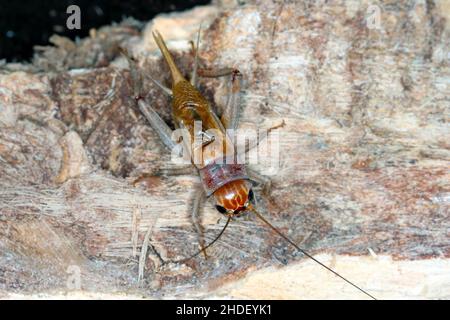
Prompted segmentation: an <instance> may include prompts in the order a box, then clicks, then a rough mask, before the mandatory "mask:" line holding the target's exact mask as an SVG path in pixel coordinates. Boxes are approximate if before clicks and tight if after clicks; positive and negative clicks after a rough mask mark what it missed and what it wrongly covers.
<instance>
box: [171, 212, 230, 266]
mask: <svg viewBox="0 0 450 320" xmlns="http://www.w3.org/2000/svg"><path fill="white" fill-rule="evenodd" d="M230 221H231V216H228V219H227V222H226V223H225V225H224V226H223V228H222V230H221V231H220V233H219V234H218V235H217V236H216V238H215V239H214V240H213V241H211V242H210V243H209V244H208V245H207V246H205V247H203V248H201V249H200V250H199V251H198V252H196V253H195V254H193V255H192V256H190V257H188V258H185V259H182V260H177V261H171V262H173V263H183V262H185V261H187V260H190V259H192V258H195V257H196V256H198V255H199V254H200V253H202V252H204V251H205V250H206V249H208V248H209V247H211V246H212V245H213V244H214V243H215V242H216V241H217V240H219V239H220V237H221V236H222V235H223V233H224V232H225V230H226V229H227V227H228V225H229V224H230Z"/></svg>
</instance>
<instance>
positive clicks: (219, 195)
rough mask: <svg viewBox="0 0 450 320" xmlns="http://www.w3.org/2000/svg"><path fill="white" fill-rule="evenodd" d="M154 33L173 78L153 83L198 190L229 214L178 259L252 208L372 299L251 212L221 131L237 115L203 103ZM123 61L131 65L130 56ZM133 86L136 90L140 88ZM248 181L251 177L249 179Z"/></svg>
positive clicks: (240, 171)
mask: <svg viewBox="0 0 450 320" xmlns="http://www.w3.org/2000/svg"><path fill="white" fill-rule="evenodd" d="M153 36H154V38H155V41H156V43H157V44H158V47H159V49H160V50H161V53H162V55H163V56H164V58H165V60H166V62H167V64H168V65H169V69H170V72H171V75H172V80H173V83H172V90H170V89H168V88H165V87H164V86H162V85H161V84H159V83H158V82H156V83H157V84H158V85H159V86H160V87H162V88H163V89H164V91H166V92H167V93H169V94H171V96H172V98H173V102H172V103H173V105H172V116H173V120H174V123H175V125H176V126H177V127H178V128H180V129H185V130H182V131H183V133H182V137H183V143H184V144H185V147H187V149H188V150H190V157H191V161H192V163H193V165H195V166H196V168H197V169H198V171H199V175H200V178H201V181H202V184H203V189H204V191H205V192H204V193H205V194H206V196H211V195H214V197H215V199H216V208H217V210H218V211H219V212H220V213H223V214H225V215H226V216H227V217H228V219H227V222H226V224H225V226H224V227H223V229H222V231H221V232H220V233H219V234H218V236H217V237H216V238H215V239H214V240H213V241H212V242H210V243H209V244H208V245H206V246H204V245H203V243H202V242H201V243H200V246H201V250H200V251H198V252H197V253H196V254H194V255H192V256H191V257H189V258H187V259H183V260H180V261H186V260H189V259H192V258H193V257H195V256H197V255H198V254H200V253H202V252H203V253H205V250H206V249H207V248H208V247H210V246H211V245H213V244H214V243H215V242H216V241H217V240H218V239H219V238H220V237H221V236H222V234H223V233H224V231H225V229H226V228H227V226H228V225H229V223H230V221H231V219H232V218H233V217H236V216H238V215H240V214H241V213H244V212H252V213H253V214H254V215H255V216H256V217H258V218H259V219H260V220H261V221H262V222H263V223H264V224H265V225H267V226H268V227H269V228H270V229H272V230H273V231H274V232H275V233H276V234H278V235H279V236H280V237H281V238H283V239H284V240H285V241H286V242H288V243H289V244H291V245H292V246H293V247H294V248H296V249H297V250H298V251H299V252H301V253H303V254H304V255H305V256H307V257H308V258H310V259H312V260H313V261H315V262H316V263H318V264H319V265H321V266H322V267H323V268H325V269H327V270H328V271H330V272H332V273H333V274H335V275H336V276H338V277H339V278H341V279H342V280H344V281H345V282H347V283H348V284H350V285H352V286H353V287H355V288H356V289H358V290H359V291H361V292H363V293H364V294H365V295H367V296H368V297H370V298H372V299H375V297H374V296H372V295H370V294H369V293H368V292H366V291H365V290H363V289H361V288H360V287H358V286H357V285H355V284H354V283H352V282H351V281H349V280H348V279H346V278H345V277H343V276H341V275H340V274H339V273H337V272H336V271H334V270H333V269H331V268H329V267H327V266H326V265H324V264H323V263H322V262H320V261H318V260H317V259H316V258H314V257H313V256H312V255H311V254H309V253H308V252H307V251H305V250H304V249H302V248H300V247H299V246H298V245H297V244H296V243H295V242H294V241H292V240H291V239H290V238H289V237H287V236H286V235H285V234H284V233H282V232H281V231H280V230H279V229H278V228H276V227H275V226H274V225H273V224H272V223H270V222H269V221H268V220H267V219H266V218H265V217H264V216H263V215H262V214H261V213H259V211H258V210H256V208H255V204H254V196H253V191H252V189H251V184H250V182H249V177H248V176H247V172H246V169H245V166H244V165H243V164H239V163H237V161H236V160H237V156H236V152H235V151H236V150H235V146H234V144H233V142H232V139H230V137H229V136H228V134H227V132H226V130H225V127H227V129H228V127H230V128H234V127H235V126H234V125H233V124H235V123H236V119H237V117H235V115H236V111H233V112H234V116H233V115H228V118H227V117H223V116H222V117H223V118H222V120H220V119H219V118H218V117H217V116H216V114H215V113H214V112H213V110H212V108H211V107H210V105H209V103H208V101H207V100H206V99H205V98H204V97H203V95H202V94H201V93H200V92H199V91H198V90H197V89H196V88H195V87H194V85H192V84H191V83H190V82H188V81H187V80H186V79H185V78H184V77H183V75H182V74H181V72H180V71H179V69H178V68H177V66H176V65H175V62H174V60H173V58H172V56H171V54H170V52H169V50H168V49H167V47H166V45H165V43H164V40H163V39H162V37H161V35H160V34H159V33H158V32H155V33H153ZM128 59H129V61H130V63H131V64H132V61H131V59H130V58H128ZM196 59H197V56H196ZM197 62H198V61H197V60H196V64H195V67H194V76H193V77H195V76H196V68H197ZM133 70H135V69H133V68H132V72H131V73H132V78H135V79H136V78H137V77H136V72H135V71H133ZM227 74H229V73H227ZM233 74H234V73H233ZM234 79H235V78H233V80H234ZM192 83H194V84H195V78H193V81H192ZM137 89H139V86H138V88H137ZM232 91H233V92H234V93H236V92H237V91H238V87H237V86H235V87H233V88H232ZM135 97H136V101H137V102H138V105H139V106H140V110H141V111H142V112H143V114H144V115H145V116H146V118H147V120H148V121H149V122H150V123H151V124H152V125H153V126H154V127H155V130H156V131H157V132H159V134H160V137H161V139H162V140H163V141H164V142H165V143H166V145H168V146H170V148H171V149H173V148H174V147H175V146H174V144H173V141H171V140H170V139H171V137H170V133H171V132H172V130H171V129H170V128H168V127H167V125H166V124H165V123H163V120H162V119H161V118H160V117H159V116H158V115H157V113H156V112H155V111H154V110H152V109H151V108H149V107H148V106H147V105H146V104H145V102H144V101H143V98H142V96H141V95H140V93H139V91H138V90H136V88H135ZM230 119H231V120H230ZM283 123H284V122H283ZM278 127H279V126H278ZM211 131H213V132H211ZM199 137H200V138H202V139H200V140H201V141H200V143H194V144H192V142H193V141H194V142H198V138H199ZM204 137H206V138H207V139H206V141H203V138H204ZM169 141H170V142H169ZM197 155H200V157H198V156H197ZM248 172H250V169H249V170H248ZM252 179H253V180H254V177H253V178H252ZM194 207H195V206H194ZM197 209H198V206H197ZM197 212H198V210H197ZM197 229H198V228H197ZM205 257H206V253H205ZM180 261H179V262H180Z"/></svg>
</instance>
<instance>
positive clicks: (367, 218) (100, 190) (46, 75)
mask: <svg viewBox="0 0 450 320" xmlns="http://www.w3.org/2000/svg"><path fill="white" fill-rule="evenodd" d="M379 8H380V14H381V17H380V25H379V28H375V29H374V28H368V27H367V17H368V14H369V13H370V12H372V11H368V9H369V4H368V3H366V2H361V3H359V2H347V1H345V2H344V1H342V2H333V3H331V4H320V5H319V4H317V5H314V4H311V3H309V2H305V3H303V2H296V3H295V4H293V3H290V2H288V1H287V2H283V3H281V2H275V3H273V2H271V1H258V2H252V1H249V2H247V4H245V5H236V4H234V2H233V1H223V2H220V1H217V2H216V3H215V4H214V5H211V6H206V7H199V8H196V9H194V10H191V11H187V12H185V13H177V14H172V15H161V16H159V17H157V18H156V19H155V20H153V21H150V22H149V23H148V24H147V25H145V26H144V27H143V28H142V30H140V29H139V27H140V26H139V25H138V24H136V23H134V22H132V21H125V22H123V23H122V24H120V25H117V26H113V27H105V28H102V29H100V30H92V32H91V37H90V38H87V39H83V40H82V42H81V43H80V44H78V45H74V44H73V43H70V41H68V40H65V39H60V38H57V39H56V40H55V43H56V46H55V47H52V48H41V49H40V51H39V52H38V53H37V54H36V56H35V59H34V60H33V64H31V65H17V64H16V65H12V64H10V65H5V66H3V67H2V69H1V70H0V296H2V297H12V298H14V297H25V298H26V297H61V296H63V297H65V296H69V297H76V298H79V297H97V298H104V297H110V296H113V297H147V298H162V297H166V298H180V297H183V298H187V297H198V298H206V297H215V298H224V297H227V298H229V297H231V298H269V299H289V298H290V299H292V298H364V296H362V295H361V294H360V293H359V292H358V291H356V290H354V289H353V288H352V287H350V286H348V285H346V284H345V283H344V282H343V281H341V280H339V279H338V278H336V277H334V276H333V275H332V274H329V273H327V272H326V271H324V270H323V269H322V268H321V267H320V266H318V265H316V264H314V263H313V262H312V261H308V260H306V259H305V258H304V257H302V256H301V254H295V252H294V251H293V250H292V248H290V247H289V246H288V245H287V244H286V243H284V242H283V241H282V240H280V239H279V238H278V237H277V236H275V235H273V234H272V233H271V232H270V230H268V229H267V228H265V227H264V226H262V225H261V224H260V223H258V222H257V221H256V220H255V219H254V218H252V217H251V216H247V217H242V218H240V219H238V220H237V221H235V222H233V224H232V225H231V226H230V227H229V229H228V230H227V232H226V234H225V235H224V236H223V238H222V239H221V240H220V241H219V242H218V243H217V244H216V245H215V246H214V247H213V248H211V249H210V250H209V255H210V258H209V259H208V260H204V259H203V258H202V257H198V258H196V259H194V260H191V261H189V262H187V263H185V264H165V265H162V264H161V259H163V260H176V259H181V258H184V257H187V256H189V255H190V254H192V253H194V252H195V251H196V250H197V249H198V247H197V234H196V232H195V229H194V227H193V226H192V224H191V222H190V206H191V202H192V195H193V191H194V187H195V185H196V184H198V177H196V176H195V175H194V174H184V175H183V174H181V175H175V176H172V175H171V176H165V175H161V174H160V172H162V171H163V170H164V169H167V168H175V167H177V166H176V165H175V164H173V163H171V162H170V154H169V152H168V151H167V150H166V149H165V148H164V146H163V145H162V144H161V142H160V141H159V140H158V137H157V136H156V134H155V133H154V132H153V130H152V129H151V128H150V127H149V126H148V125H147V123H146V121H145V120H144V119H143V117H142V116H141V115H140V114H139V112H138V111H137V110H136V108H135V107H134V102H133V100H132V99H130V95H131V92H132V91H131V87H130V82H129V80H130V79H129V73H128V71H127V65H126V63H125V61H124V59H123V58H122V57H121V56H120V55H119V54H118V47H119V46H123V47H126V48H127V49H128V50H129V51H130V52H131V53H132V54H133V55H134V56H135V57H136V59H137V60H138V61H139V66H140V67H141V69H142V71H143V72H144V73H148V74H151V75H152V76H153V77H155V78H157V79H159V80H161V81H163V82H166V83H167V81H169V76H168V73H167V68H166V67H165V65H164V64H163V63H162V60H161V58H160V55H159V53H158V51H157V50H156V45H155V44H154V42H153V40H152V38H151V30H152V29H153V28H158V30H159V31H160V32H161V33H162V34H163V35H164V37H165V38H166V39H167V41H168V46H169V48H170V49H171V50H172V52H173V53H174V54H175V56H176V60H177V62H178V63H179V64H180V65H181V66H182V68H183V70H184V71H186V73H188V72H189V71H190V66H191V64H192V61H193V57H192V54H191V52H190V50H189V48H190V47H189V43H188V40H191V39H194V36H195V33H196V31H197V29H198V26H199V24H200V22H202V23H203V32H202V42H201V47H200V50H201V62H202V63H203V65H205V66H206V67H211V68H212V67H224V66H233V67H237V68H239V69H240V71H241V72H242V73H243V74H244V80H245V82H244V88H243V109H242V114H241V119H242V120H241V127H242V128H261V129H265V128H268V127H270V126H271V125H274V124H277V123H280V121H281V120H284V121H285V123H286V125H285V126H284V127H283V128H282V129H280V130H279V131H278V134H279V141H280V155H281V156H280V162H279V167H278V170H276V172H270V171H268V170H267V166H265V165H264V163H263V164H261V165H256V166H253V167H254V168H256V169H258V170H260V171H262V172H263V173H264V172H265V173H266V174H267V173H269V174H270V173H272V175H271V179H272V193H271V196H270V197H268V198H265V199H264V198H262V196H261V193H257V197H258V199H259V205H260V207H261V208H262V209H263V211H264V212H265V214H266V216H268V217H269V218H270V219H271V221H273V222H274V224H275V225H276V226H278V227H279V228H280V229H281V230H283V231H284V232H285V233H286V234H288V235H289V236H290V237H291V238H292V239H293V240H294V241H295V242H297V243H299V244H301V245H302V246H303V247H304V248H306V249H308V250H309V251H310V252H312V253H314V254H315V255H316V256H317V257H318V258H319V259H320V260H321V261H323V262H324V263H327V264H328V265H330V266H332V267H333V268H334V269H335V270H336V271H338V272H340V273H342V274H343V275H344V276H346V277H348V278H349V279H351V280H352V281H354V282H356V283H358V284H359V285H360V286H362V287H363V288H365V289H366V290H368V291H370V292H371V293H372V294H373V295H375V296H376V297H378V298H428V299H435V298H450V278H449V272H448V271H449V270H450V268H449V267H450V266H449V256H450V240H449V239H450V238H449V230H450V223H449V199H450V198H449V197H450V187H449V177H450V174H449V164H450V162H449V160H450V151H449V133H450V132H449V131H450V130H449V125H448V121H449V118H448V116H449V105H450V104H449V97H450V94H449V93H450V90H449V76H450V70H449V63H450V61H449V56H448V52H449V39H450V37H449V30H450V29H449V26H450V24H449V21H450V9H449V7H448V4H447V3H446V2H445V1H427V2H423V1H416V2H413V3H411V2H410V1H396V2H393V3H390V4H380V5H379ZM368 12H369V13H368ZM144 87H145V90H146V91H147V92H148V95H147V97H146V99H147V101H148V102H149V103H151V104H152V106H154V107H155V108H156V109H157V110H158V111H159V112H160V114H161V116H162V117H163V118H164V119H165V120H167V121H168V123H169V124H170V102H169V100H168V99H167V98H166V97H165V96H164V95H163V94H162V93H161V92H160V91H159V90H158V89H157V88H156V87H155V86H154V85H153V84H152V83H151V82H150V81H149V80H148V79H147V80H146V81H145V84H144ZM201 89H202V90H203V92H205V94H206V96H207V97H208V98H209V99H210V101H214V100H215V101H217V102H220V101H223V99H225V92H226V87H225V86H224V85H223V82H221V81H219V80H211V79H204V80H202V81H201ZM218 111H220V110H218ZM263 160H264V159H263ZM266 160H267V159H266ZM224 222H225V221H224V219H223V218H222V217H221V216H220V214H218V213H217V212H216V210H215V209H214V208H213V206H212V205H211V203H209V204H207V206H206V207H205V209H204V210H203V213H202V224H203V226H204V229H205V234H206V239H207V241H208V240H212V239H213V238H214V237H215V235H216V234H217V233H218V232H219V231H220V229H221V227H222V226H223V224H224ZM146 234H147V235H148V237H147V238H148V239H147V241H145V240H146V239H145V236H146ZM143 243H148V247H147V246H145V248H146V251H147V255H146V256H145V257H141V259H140V253H141V250H142V244H143ZM139 260H141V272H143V273H142V275H143V278H142V281H140V282H139V281H138V275H139ZM143 267H145V268H143ZM142 268H143V269H142ZM73 270H79V271H80V272H81V275H80V276H81V277H80V280H81V281H80V285H81V287H80V288H76V287H75V288H74V287H73V286H72V285H71V284H70V283H69V282H70V281H71V279H72V278H71V276H72V275H73Z"/></svg>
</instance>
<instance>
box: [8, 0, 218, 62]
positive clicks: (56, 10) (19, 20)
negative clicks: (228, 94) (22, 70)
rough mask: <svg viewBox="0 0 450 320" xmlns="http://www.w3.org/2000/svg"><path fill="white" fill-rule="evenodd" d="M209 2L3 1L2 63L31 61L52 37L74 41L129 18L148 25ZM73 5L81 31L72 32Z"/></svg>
mask: <svg viewBox="0 0 450 320" xmlns="http://www.w3.org/2000/svg"><path fill="white" fill-rule="evenodd" d="M210 2H211V1H210V0H173V1H161V0H127V1H123V0H96V1H92V0H77V1H74V0H44V1H36V0H20V1H11V0H0V59H6V60H7V61H23V60H30V58H31V57H32V55H33V46H34V45H47V44H48V39H49V37H50V36H51V35H52V34H58V35H60V36H65V37H68V38H71V39H75V38H76V37H80V38H82V37H85V36H87V35H88V33H89V30H90V29H91V28H98V27H101V26H103V25H107V24H111V23H113V22H120V21H121V20H122V19H124V18H126V17H133V18H135V19H137V20H141V21H147V20H150V19H151V18H153V17H154V16H155V15H157V14H159V13H162V12H171V11H183V10H186V9H189V8H192V7H195V6H197V5H204V4H208V3H210ZM70 5H77V6H79V7H80V11H81V29H79V30H77V29H74V30H69V29H68V28H67V27H66V21H67V19H68V18H69V16H70V13H66V11H67V8H68V7H69V6H70Z"/></svg>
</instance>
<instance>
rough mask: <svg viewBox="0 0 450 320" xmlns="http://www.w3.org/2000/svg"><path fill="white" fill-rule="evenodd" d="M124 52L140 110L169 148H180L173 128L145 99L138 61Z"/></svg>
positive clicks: (165, 89)
mask: <svg viewBox="0 0 450 320" xmlns="http://www.w3.org/2000/svg"><path fill="white" fill-rule="evenodd" d="M122 54H123V55H124V56H125V58H126V59H127V60H128V64H129V66H130V74H131V81H132V86H133V95H134V99H135V100H136V102H137V105H138V107H139V110H140V111H141V112H142V114H143V115H144V116H145V117H146V118H147V120H148V122H149V123H150V125H151V127H152V128H153V129H155V131H156V133H157V134H158V135H159V137H160V138H161V140H162V141H163V143H164V145H165V146H166V147H167V148H169V150H171V151H172V150H173V149H174V148H177V149H179V145H178V143H177V142H175V141H173V140H172V133H173V130H172V129H171V128H170V127H169V126H168V125H167V124H166V123H165V122H164V120H163V119H161V117H160V116H159V115H158V113H157V112H156V111H155V109H153V108H152V107H151V106H150V105H149V104H148V103H147V102H146V101H145V99H144V95H143V94H142V75H141V73H140V72H139V70H138V68H137V66H136V62H135V61H134V59H133V58H131V57H130V55H129V54H128V52H126V50H124V49H122ZM152 80H153V79H152ZM153 81H155V83H157V85H158V86H160V87H161V88H163V90H164V91H165V92H166V93H169V94H171V91H170V89H168V88H165V87H164V86H163V85H161V84H159V82H157V81H156V80H153ZM167 90H169V91H167Z"/></svg>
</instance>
